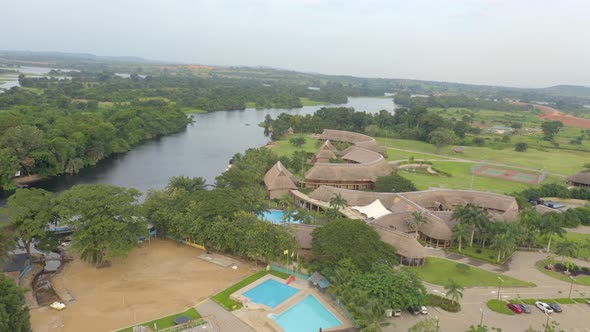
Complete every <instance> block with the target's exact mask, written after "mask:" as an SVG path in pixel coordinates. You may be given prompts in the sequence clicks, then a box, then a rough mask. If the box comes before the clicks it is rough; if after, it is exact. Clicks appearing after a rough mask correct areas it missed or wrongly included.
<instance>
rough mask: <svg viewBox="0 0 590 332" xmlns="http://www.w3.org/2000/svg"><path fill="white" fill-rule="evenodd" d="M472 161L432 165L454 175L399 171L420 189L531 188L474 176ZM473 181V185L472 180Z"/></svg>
mask: <svg viewBox="0 0 590 332" xmlns="http://www.w3.org/2000/svg"><path fill="white" fill-rule="evenodd" d="M472 166H473V164H472V163H463V162H454V161H435V162H433V163H432V167H434V168H435V169H438V170H440V171H443V172H447V173H450V174H451V175H452V176H450V177H443V176H436V175H429V174H420V173H416V174H414V173H410V172H404V171H399V174H400V175H401V176H403V177H405V178H406V179H408V180H411V181H412V182H414V184H415V185H416V187H417V188H418V189H419V190H425V189H428V188H431V187H434V188H448V189H473V190H480V191H492V192H495V193H500V194H506V193H512V192H515V191H522V190H524V189H527V188H530V187H531V185H530V184H526V183H520V182H514V181H509V180H502V179H496V178H491V177H487V176H477V175H474V176H472V174H471V167H472ZM472 181H473V187H472V186H471V182H472ZM559 181H562V180H560V179H559V178H558V177H554V176H549V177H547V179H545V181H544V182H543V183H549V182H559Z"/></svg>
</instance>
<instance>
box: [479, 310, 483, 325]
mask: <svg viewBox="0 0 590 332" xmlns="http://www.w3.org/2000/svg"><path fill="white" fill-rule="evenodd" d="M479 311H480V312H481V317H480V318H479V326H483V309H482V308H479Z"/></svg>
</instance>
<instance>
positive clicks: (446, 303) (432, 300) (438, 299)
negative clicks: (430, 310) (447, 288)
mask: <svg viewBox="0 0 590 332" xmlns="http://www.w3.org/2000/svg"><path fill="white" fill-rule="evenodd" d="M426 305H429V306H432V307H439V308H441V309H443V310H445V311H448V312H459V311H461V304H459V303H458V302H455V303H453V301H451V300H449V299H447V298H446V297H442V296H440V295H436V294H428V295H426Z"/></svg>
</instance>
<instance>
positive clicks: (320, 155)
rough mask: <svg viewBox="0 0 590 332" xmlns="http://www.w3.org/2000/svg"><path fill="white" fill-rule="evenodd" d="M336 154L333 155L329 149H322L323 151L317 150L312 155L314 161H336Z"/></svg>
mask: <svg viewBox="0 0 590 332" xmlns="http://www.w3.org/2000/svg"><path fill="white" fill-rule="evenodd" d="M336 158H337V157H336V154H335V153H334V151H332V150H330V149H323V150H319V151H318V152H317V153H316V154H315V155H314V160H318V159H328V160H330V159H336Z"/></svg>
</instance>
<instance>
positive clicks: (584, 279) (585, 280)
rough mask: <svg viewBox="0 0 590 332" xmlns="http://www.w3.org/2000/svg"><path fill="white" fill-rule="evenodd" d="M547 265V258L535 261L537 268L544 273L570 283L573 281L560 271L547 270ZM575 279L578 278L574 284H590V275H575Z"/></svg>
mask: <svg viewBox="0 0 590 332" xmlns="http://www.w3.org/2000/svg"><path fill="white" fill-rule="evenodd" d="M545 265H547V260H542V261H538V262H537V263H535V267H536V268H537V270H539V271H541V272H543V273H544V274H546V275H548V276H550V277H552V278H555V279H559V280H561V281H563V282H567V283H568V284H569V283H571V282H572V279H571V278H570V277H566V276H564V275H563V274H561V273H559V272H555V271H550V270H546V269H545V267H544V266H545ZM575 279H576V280H574V284H578V285H584V286H590V276H577V277H575Z"/></svg>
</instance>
